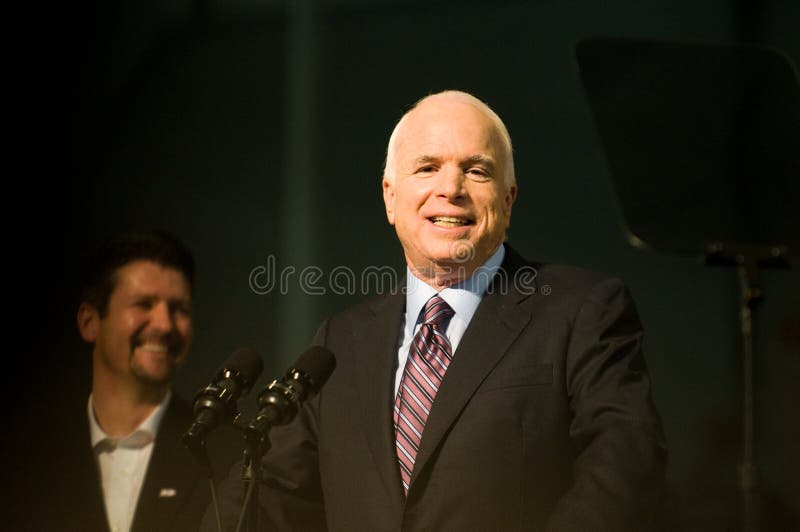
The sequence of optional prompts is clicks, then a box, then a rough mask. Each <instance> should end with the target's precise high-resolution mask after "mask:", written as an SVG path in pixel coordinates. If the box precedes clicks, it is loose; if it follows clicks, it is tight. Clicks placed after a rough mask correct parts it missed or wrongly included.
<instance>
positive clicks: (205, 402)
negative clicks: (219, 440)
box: [183, 347, 264, 451]
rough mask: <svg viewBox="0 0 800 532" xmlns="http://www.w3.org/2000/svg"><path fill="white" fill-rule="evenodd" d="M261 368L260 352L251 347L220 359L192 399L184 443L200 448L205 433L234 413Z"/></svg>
mask: <svg viewBox="0 0 800 532" xmlns="http://www.w3.org/2000/svg"><path fill="white" fill-rule="evenodd" d="M263 369H264V362H263V361H262V360H261V355H259V354H258V352H256V351H255V350H254V349H251V348H249V347H244V348H241V349H237V350H236V351H234V352H233V353H231V355H230V356H229V357H228V359H227V360H226V361H225V362H223V364H222V367H220V369H219V370H218V371H217V374H216V376H215V377H214V380H213V382H212V383H211V384H209V385H208V386H206V387H205V388H203V389H202V390H200V391H199V392H197V394H196V395H195V398H194V420H193V421H192V424H191V426H190V427H189V430H187V431H186V432H185V433H184V435H183V443H184V444H185V445H186V446H187V447H189V448H190V449H193V450H195V451H197V450H199V449H200V448H201V447H202V446H203V444H204V442H205V437H206V435H207V434H208V433H209V432H211V430H213V429H214V428H215V427H217V426H218V425H220V424H222V423H227V422H230V421H231V420H232V418H233V416H234V415H235V414H236V402H237V401H238V400H239V398H240V397H242V396H243V395H246V394H247V392H249V391H250V388H251V387H252V386H253V383H254V382H255V381H256V379H258V376H259V375H260V374H261V371H262V370H263Z"/></svg>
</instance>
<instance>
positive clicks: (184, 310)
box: [172, 305, 192, 318]
mask: <svg viewBox="0 0 800 532" xmlns="http://www.w3.org/2000/svg"><path fill="white" fill-rule="evenodd" d="M172 311H173V312H174V313H175V314H179V315H181V316H184V317H187V318H191V317H192V307H190V306H189V305H175V306H174V307H173V310H172Z"/></svg>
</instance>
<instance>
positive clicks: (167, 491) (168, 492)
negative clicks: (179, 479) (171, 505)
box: [158, 488, 178, 499]
mask: <svg viewBox="0 0 800 532" xmlns="http://www.w3.org/2000/svg"><path fill="white" fill-rule="evenodd" d="M177 494H178V492H177V491H176V490H175V488H161V491H159V492H158V498H159V499H169V498H172V497H174V496H175V495H177Z"/></svg>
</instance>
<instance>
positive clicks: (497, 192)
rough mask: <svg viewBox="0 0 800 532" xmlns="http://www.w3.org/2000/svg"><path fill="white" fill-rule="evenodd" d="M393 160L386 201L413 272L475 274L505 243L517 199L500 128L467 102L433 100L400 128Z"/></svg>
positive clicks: (414, 111) (424, 104) (386, 180)
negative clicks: (509, 183) (509, 180)
mask: <svg viewBox="0 0 800 532" xmlns="http://www.w3.org/2000/svg"><path fill="white" fill-rule="evenodd" d="M395 161H396V163H395V169H396V171H395V178H394V181H393V182H392V181H391V180H390V179H384V181H383V199H384V203H385V205H386V215H387V218H388V219H389V223H391V224H392V225H394V226H395V229H396V231H397V236H398V238H399V239H400V242H401V243H402V245H403V249H404V251H405V255H406V261H407V262H408V264H409V266H410V267H412V269H414V270H416V271H417V272H418V274H422V276H430V272H432V271H434V270H437V271H441V269H442V268H445V269H450V270H452V271H453V273H454V274H456V275H457V274H458V270H462V271H463V273H465V274H466V275H467V276H469V275H471V274H472V272H473V271H474V270H475V268H477V267H478V266H480V265H481V264H483V263H484V262H485V261H486V260H487V259H488V258H489V257H490V256H491V254H492V253H493V252H494V251H495V250H496V249H497V247H498V246H499V245H500V244H501V243H502V242H503V239H504V237H505V231H506V229H507V228H508V226H509V221H510V218H511V205H512V204H513V202H514V198H515V196H516V187H515V186H509V187H507V186H506V184H505V170H506V169H505V152H504V149H503V145H502V141H501V138H500V136H499V133H498V132H497V131H496V128H495V127H494V123H493V122H492V121H491V119H490V118H489V117H488V116H486V115H485V114H484V113H483V112H482V111H480V110H478V109H477V108H476V107H474V106H472V105H470V104H468V103H464V102H461V101H456V100H453V99H451V98H432V99H431V100H427V101H425V102H422V103H421V104H420V105H419V106H418V107H417V108H415V109H414V110H413V111H412V112H411V114H409V115H408V116H407V117H406V121H405V122H404V123H403V124H402V125H401V130H400V131H399V135H398V137H397V139H396V145H395ZM460 277H462V275H457V277H454V280H458V278H460Z"/></svg>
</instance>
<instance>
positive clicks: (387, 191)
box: [383, 177, 395, 225]
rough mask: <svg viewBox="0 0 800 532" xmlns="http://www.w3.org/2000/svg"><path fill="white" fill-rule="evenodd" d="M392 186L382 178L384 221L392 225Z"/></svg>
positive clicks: (393, 196)
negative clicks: (384, 208)
mask: <svg viewBox="0 0 800 532" xmlns="http://www.w3.org/2000/svg"><path fill="white" fill-rule="evenodd" d="M394 198H395V195H394V185H393V184H392V183H391V182H390V181H389V180H388V179H386V178H385V177H384V178H383V204H384V206H385V207H386V219H387V220H389V223H390V224H392V225H394Z"/></svg>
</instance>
